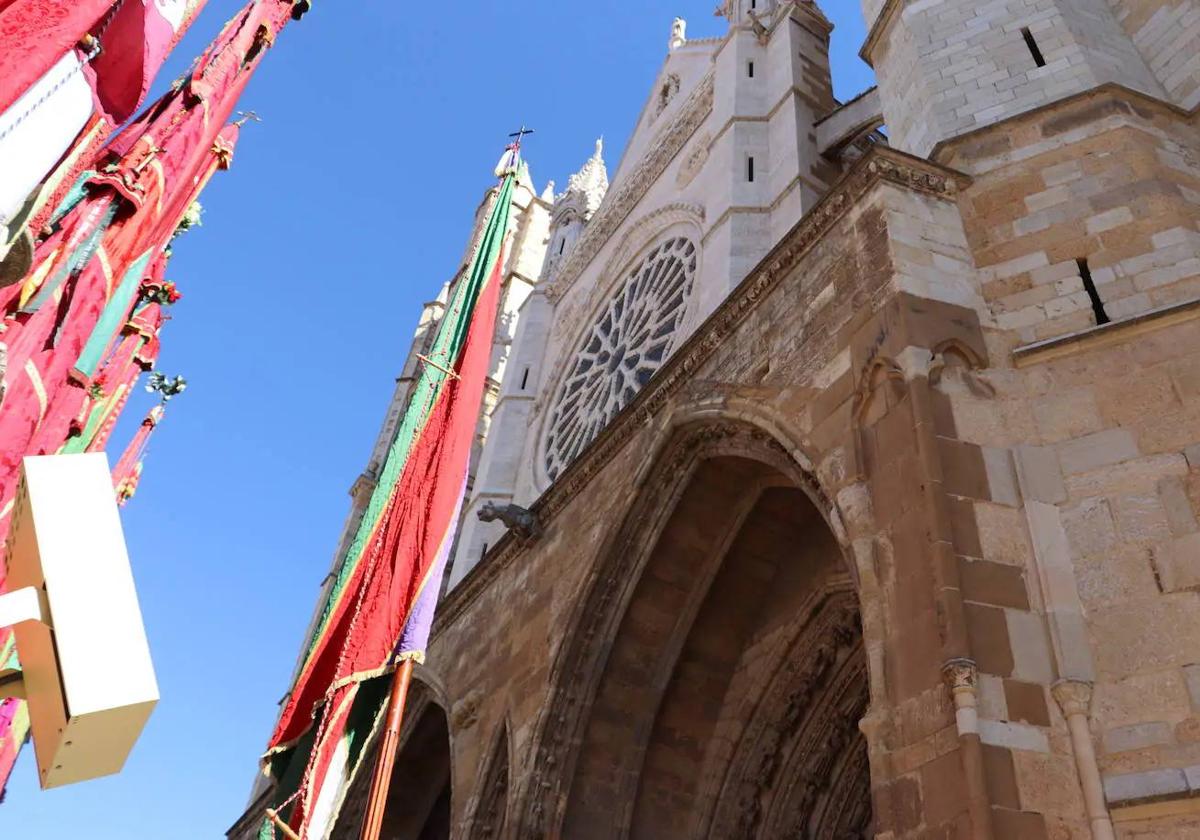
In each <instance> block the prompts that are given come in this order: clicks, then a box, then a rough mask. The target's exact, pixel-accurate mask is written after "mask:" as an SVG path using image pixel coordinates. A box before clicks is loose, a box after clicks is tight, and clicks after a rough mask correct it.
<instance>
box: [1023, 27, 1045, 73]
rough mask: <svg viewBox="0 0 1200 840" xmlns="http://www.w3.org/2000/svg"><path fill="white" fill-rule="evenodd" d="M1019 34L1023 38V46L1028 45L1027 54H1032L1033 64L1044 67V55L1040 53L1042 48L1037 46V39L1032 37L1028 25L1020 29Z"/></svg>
mask: <svg viewBox="0 0 1200 840" xmlns="http://www.w3.org/2000/svg"><path fill="white" fill-rule="evenodd" d="M1021 36H1022V37H1023V38H1024V39H1025V46H1027V47H1029V54H1030V55H1032V56H1033V62H1034V64H1036V65H1037V66H1038V67H1045V66H1046V56H1044V55H1042V48H1041V47H1039V46H1038V42H1037V39H1036V38H1034V37H1033V33H1032V32H1030V31H1029V27H1028V26H1026V27H1023V28H1022V29H1021Z"/></svg>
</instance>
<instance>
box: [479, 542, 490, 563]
mask: <svg viewBox="0 0 1200 840" xmlns="http://www.w3.org/2000/svg"><path fill="white" fill-rule="evenodd" d="M487 550H488V544H487V543H484V544H483V550H481V551H480V552H479V559H480V560H482V559H483V558H484V557H487Z"/></svg>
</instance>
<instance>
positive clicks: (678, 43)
mask: <svg viewBox="0 0 1200 840" xmlns="http://www.w3.org/2000/svg"><path fill="white" fill-rule="evenodd" d="M686 43H687V21H686V20H684V19H683V18H678V17H677V18H675V20H674V21H672V22H671V40H670V42H669V44H668V46H669V47H670V48H671V49H673V50H674V49H678V48H679V47H682V46H683V45H684V44H686Z"/></svg>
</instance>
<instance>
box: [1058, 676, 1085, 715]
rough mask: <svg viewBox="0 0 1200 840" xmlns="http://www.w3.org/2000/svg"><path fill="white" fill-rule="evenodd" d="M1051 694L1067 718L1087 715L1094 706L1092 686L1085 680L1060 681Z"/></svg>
mask: <svg viewBox="0 0 1200 840" xmlns="http://www.w3.org/2000/svg"><path fill="white" fill-rule="evenodd" d="M1050 693H1051V694H1052V695H1054V699H1055V700H1056V701H1057V702H1058V705H1059V708H1061V709H1062V712H1063V714H1064V715H1066V716H1067V717H1071V716H1072V715H1086V714H1087V713H1088V710H1089V709H1090V708H1091V705H1092V684H1091V683H1090V682H1085V681H1084V680H1059V681H1058V682H1056V683H1055V684H1054V685H1052V686H1050Z"/></svg>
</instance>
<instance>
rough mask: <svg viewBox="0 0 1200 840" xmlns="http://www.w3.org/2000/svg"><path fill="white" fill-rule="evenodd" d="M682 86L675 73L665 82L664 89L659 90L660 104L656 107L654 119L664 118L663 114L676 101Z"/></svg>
mask: <svg viewBox="0 0 1200 840" xmlns="http://www.w3.org/2000/svg"><path fill="white" fill-rule="evenodd" d="M680 84H681V82H680V80H679V76H678V75H676V74H675V73H671V74H670V75H668V76H667V78H666V79H664V80H663V84H662V87H661V88H659V89H658V102H657V103H656V104H655V106H654V119H658V118H659V117H660V116H662V112H663V111H665V110H667V108H669V107H670V106H671V103H672V102H674V101H675V97H676V96H678V95H679V86H680Z"/></svg>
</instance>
